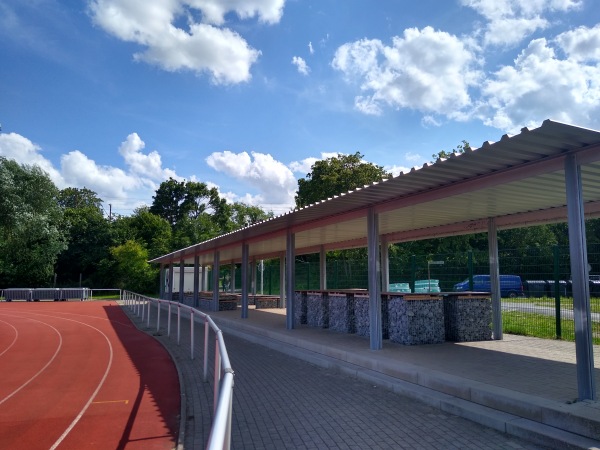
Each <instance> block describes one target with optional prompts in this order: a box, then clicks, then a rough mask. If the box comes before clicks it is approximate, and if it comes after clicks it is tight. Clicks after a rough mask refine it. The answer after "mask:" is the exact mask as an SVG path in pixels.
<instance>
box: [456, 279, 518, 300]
mask: <svg viewBox="0 0 600 450" xmlns="http://www.w3.org/2000/svg"><path fill="white" fill-rule="evenodd" d="M491 289H492V288H491V284H490V276H489V275H473V289H472V290H473V291H476V292H490V291H491ZM454 290H455V291H458V292H460V291H468V290H469V279H468V278H467V279H466V280H464V281H461V282H460V283H457V284H455V285H454ZM500 295H501V296H502V297H511V298H514V297H524V296H525V293H524V292H523V282H522V280H521V277H520V276H518V275H500Z"/></svg>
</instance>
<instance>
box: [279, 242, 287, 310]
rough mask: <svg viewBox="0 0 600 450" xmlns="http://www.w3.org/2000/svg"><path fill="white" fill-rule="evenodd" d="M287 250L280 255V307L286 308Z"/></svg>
mask: <svg viewBox="0 0 600 450" xmlns="http://www.w3.org/2000/svg"><path fill="white" fill-rule="evenodd" d="M285 293H286V289H285V252H282V253H281V255H280V256H279V299H280V300H279V307H280V308H285V301H286V298H285Z"/></svg>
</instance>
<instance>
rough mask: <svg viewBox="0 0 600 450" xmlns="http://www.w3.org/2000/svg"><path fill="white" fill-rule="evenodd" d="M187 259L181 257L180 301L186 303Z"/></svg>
mask: <svg viewBox="0 0 600 450" xmlns="http://www.w3.org/2000/svg"><path fill="white" fill-rule="evenodd" d="M184 282H185V261H184V259H183V258H181V261H180V262H179V303H184V301H183V300H184V294H185V293H184V291H183V290H184V289H185V287H184V286H185V285H184Z"/></svg>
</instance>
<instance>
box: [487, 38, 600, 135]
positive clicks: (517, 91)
mask: <svg viewBox="0 0 600 450" xmlns="http://www.w3.org/2000/svg"><path fill="white" fill-rule="evenodd" d="M557 41H558V42H562V43H564V42H567V41H569V38H568V37H564V36H559V38H558V39H557ZM570 42H571V41H570ZM482 96H483V101H482V102H481V104H480V106H479V109H478V111H477V114H478V117H480V118H481V119H482V120H483V121H484V123H485V124H486V125H492V126H495V127H497V128H500V129H503V130H507V131H509V132H511V133H514V132H517V131H518V130H519V129H520V128H521V127H523V126H539V125H540V123H541V121H542V120H543V119H546V118H552V119H556V120H560V121H564V122H568V123H576V124H580V125H583V126H591V127H598V126H600V66H598V65H584V64H581V63H580V62H579V61H578V60H577V59H576V58H569V59H559V58H557V56H556V53H555V51H554V49H553V48H552V47H551V46H550V45H549V44H548V42H547V41H546V40H545V39H536V40H534V41H532V42H531V43H530V44H529V46H528V47H527V48H526V49H525V50H523V51H522V52H521V54H520V55H519V56H518V58H517V59H516V60H515V63H514V66H504V67H502V68H501V69H500V70H498V71H497V72H496V73H494V74H493V75H492V76H491V77H490V78H489V79H488V80H487V81H486V82H485V84H484V85H483V87H482Z"/></svg>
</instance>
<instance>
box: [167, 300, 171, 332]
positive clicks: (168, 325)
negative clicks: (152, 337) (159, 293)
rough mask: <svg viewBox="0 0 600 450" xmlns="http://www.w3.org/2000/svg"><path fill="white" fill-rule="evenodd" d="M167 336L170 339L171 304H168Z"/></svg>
mask: <svg viewBox="0 0 600 450" xmlns="http://www.w3.org/2000/svg"><path fill="white" fill-rule="evenodd" d="M167 336H169V337H171V303H170V302H169V317H168V320H167Z"/></svg>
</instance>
